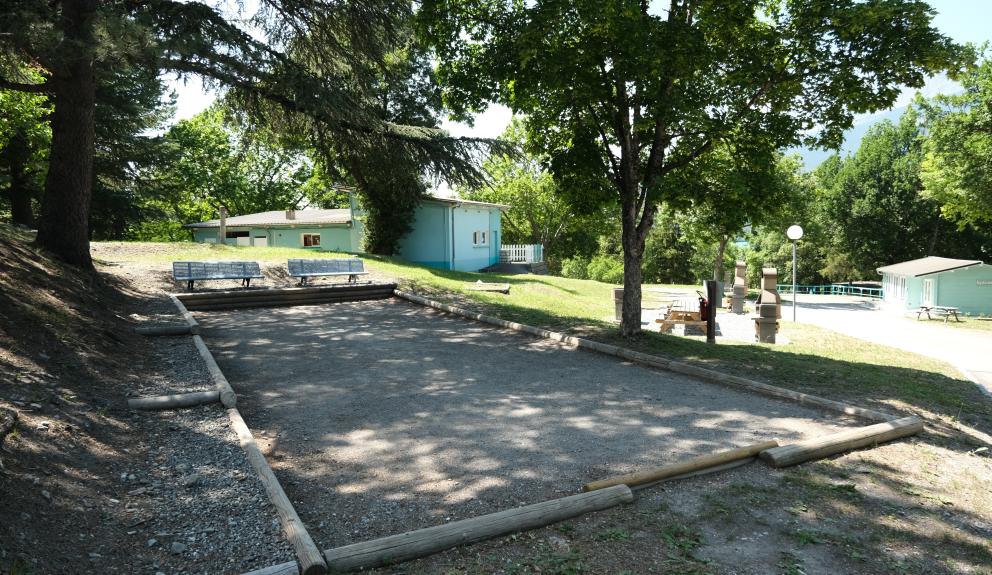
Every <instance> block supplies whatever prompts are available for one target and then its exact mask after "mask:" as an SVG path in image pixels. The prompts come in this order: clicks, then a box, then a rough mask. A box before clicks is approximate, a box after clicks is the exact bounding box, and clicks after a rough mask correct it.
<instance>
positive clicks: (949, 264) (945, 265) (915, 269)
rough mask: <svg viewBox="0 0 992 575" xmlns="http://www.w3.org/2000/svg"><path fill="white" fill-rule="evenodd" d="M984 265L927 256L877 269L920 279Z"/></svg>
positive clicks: (881, 272)
mask: <svg viewBox="0 0 992 575" xmlns="http://www.w3.org/2000/svg"><path fill="white" fill-rule="evenodd" d="M980 265H984V264H983V263H982V261H981V260H955V259H952V258H939V257H937V256H927V257H925V258H920V259H918V260H910V261H908V262H902V263H898V264H892V265H890V266H883V267H880V268H878V269H877V270H875V271H877V272H878V273H880V274H893V275H897V276H910V277H917V278H918V277H920V276H928V275H930V274H938V273H940V272H947V271H951V270H956V269H960V268H967V267H971V266H980Z"/></svg>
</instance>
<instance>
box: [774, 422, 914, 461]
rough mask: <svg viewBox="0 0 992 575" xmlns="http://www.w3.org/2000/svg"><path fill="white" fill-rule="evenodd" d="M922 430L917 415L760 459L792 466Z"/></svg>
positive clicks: (826, 437)
mask: <svg viewBox="0 0 992 575" xmlns="http://www.w3.org/2000/svg"><path fill="white" fill-rule="evenodd" d="M921 431H923V420H922V419H920V418H919V417H916V416H910V417H902V418H900V419H894V420H892V421H887V422H885V423H876V424H875V425H868V426H865V427H858V428H856V429H848V430H845V431H840V432H838V433H831V434H828V435H821V436H819V437H814V438H812V439H805V440H803V441H797V442H795V443H790V444H788V445H783V446H782V447H776V448H773V449H769V450H766V451H763V452H761V455H760V457H761V460H762V461H764V462H765V463H767V464H768V465H770V466H772V467H789V466H791V465H797V464H799V463H803V462H805V461H810V460H813V459H822V458H824V457H829V456H831V455H836V454H838V453H844V452H847V451H851V450H854V449H858V448H859V447H868V446H874V445H878V444H879V443H884V442H886V441H891V440H893V439H898V438H900V437H907V436H910V435H915V434H917V433H919V432H921Z"/></svg>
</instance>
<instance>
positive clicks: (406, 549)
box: [247, 485, 634, 575]
mask: <svg viewBox="0 0 992 575" xmlns="http://www.w3.org/2000/svg"><path fill="white" fill-rule="evenodd" d="M633 500H634V494H633V493H631V491H630V488H629V487H627V486H626V485H616V486H614V487H609V488H606V489H600V490H598V491H593V492H589V493H579V494H578V495H570V496H568V497H562V498H560V499H552V500H550V501H542V502H540V503H534V504H532V505H525V506H523V507H517V508H515V509H508V510H505V511H499V512H496V513H490V514H488V515H480V516H479V517H472V518H470V519H463V520H461V521H453V522H451V523H446V524H444V525H437V526H435V527H427V528H426V529H418V530H416V531H408V532H406V533H400V534H398V535H391V536H389V537H383V538H382V539H374V540H372V541H363V542H361V543H354V544H352V545H345V546H344V547H337V548H335V549H326V550H325V551H324V557H325V558H326V559H327V566H328V567H329V568H330V569H331V571H332V572H340V571H352V570H357V569H371V568H373V567H381V566H383V565H391V564H394V563H400V562H403V561H410V560H411V559H417V558H418V557H425V556H427V555H431V554H433V553H439V552H441V551H444V550H445V549H450V548H452V547H457V546H459V545H468V544H470V543H476V542H479V541H484V540H486V539H492V538H493V537H499V536H501V535H507V534H509V533H516V532H518V531H526V530H528V529H536V528H538V527H543V526H545V525H550V524H552V523H556V522H558V521H563V520H565V519H569V518H571V517H576V516H578V515H582V514H584V513H591V512H593V511H601V510H603V509H609V508H610V507H614V506H616V505H620V504H621V503H630V502H631V501H633ZM296 568H297V566H296V563H294V562H287V563H282V564H280V565H274V566H272V567H267V568H265V569H259V570H257V571H252V572H251V573H249V574H247V575H289V574H291V573H296V572H297V571H296Z"/></svg>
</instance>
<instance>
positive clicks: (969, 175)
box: [917, 59, 992, 232]
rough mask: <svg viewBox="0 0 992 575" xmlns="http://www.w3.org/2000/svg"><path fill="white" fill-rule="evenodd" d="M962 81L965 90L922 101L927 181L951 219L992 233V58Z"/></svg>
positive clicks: (928, 190) (924, 167) (926, 188)
mask: <svg viewBox="0 0 992 575" xmlns="http://www.w3.org/2000/svg"><path fill="white" fill-rule="evenodd" d="M960 81H961V85H962V86H963V87H964V91H963V92H961V93H960V94H953V95H941V96H937V97H935V98H933V99H932V100H929V101H927V100H923V99H919V100H917V104H918V105H919V106H920V108H921V109H922V110H923V112H924V114H925V118H926V123H927V131H928V138H927V140H926V143H925V144H924V153H925V159H924V161H923V171H922V179H923V184H924V187H925V190H926V194H927V195H928V196H930V197H931V198H933V199H935V200H936V201H938V202H939V203H940V205H941V211H942V213H943V214H944V215H945V216H946V217H947V218H948V219H950V220H953V221H954V222H956V223H957V224H958V225H959V226H960V227H964V226H966V225H968V224H971V225H976V226H982V227H984V228H986V229H988V230H990V232H992V60H988V59H986V60H984V61H983V62H981V64H979V65H978V66H975V67H974V68H972V69H970V70H969V71H968V72H967V73H966V74H963V75H962V76H961V77H960Z"/></svg>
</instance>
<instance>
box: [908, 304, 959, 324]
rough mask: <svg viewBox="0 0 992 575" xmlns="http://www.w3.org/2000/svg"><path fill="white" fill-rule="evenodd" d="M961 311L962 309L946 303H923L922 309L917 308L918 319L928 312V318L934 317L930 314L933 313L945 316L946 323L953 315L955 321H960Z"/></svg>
mask: <svg viewBox="0 0 992 575" xmlns="http://www.w3.org/2000/svg"><path fill="white" fill-rule="evenodd" d="M959 311H961V310H960V308H956V307H949V306H944V305H921V306H920V309H918V310H916V319H917V321H918V320H919V319H920V316H921V315H923V314H927V319H933V318H931V317H930V314H931V313H933V315H935V316H937V317H942V318H944V323H947V318H949V317H951V316H954V321H958V322H960V321H961V318H959V317H958V312H959Z"/></svg>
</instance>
